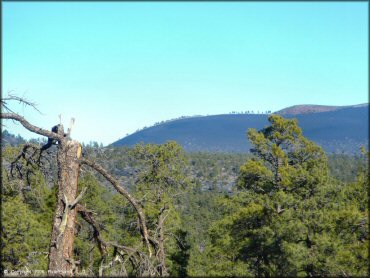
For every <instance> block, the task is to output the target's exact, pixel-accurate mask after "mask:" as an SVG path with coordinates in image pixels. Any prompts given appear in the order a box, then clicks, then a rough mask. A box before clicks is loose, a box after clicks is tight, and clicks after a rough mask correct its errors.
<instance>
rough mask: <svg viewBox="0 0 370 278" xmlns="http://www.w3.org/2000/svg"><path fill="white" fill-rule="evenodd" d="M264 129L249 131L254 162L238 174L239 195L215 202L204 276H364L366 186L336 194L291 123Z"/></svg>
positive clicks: (313, 150)
mask: <svg viewBox="0 0 370 278" xmlns="http://www.w3.org/2000/svg"><path fill="white" fill-rule="evenodd" d="M269 121H270V122H271V126H269V127H266V128H264V129H263V130H261V131H260V132H257V131H256V130H253V129H252V130H249V131H248V137H249V139H250V141H251V143H252V144H253V147H254V148H253V149H252V153H253V154H254V157H253V158H251V159H249V160H248V161H247V162H246V164H245V165H243V166H242V167H241V168H240V175H239V178H238V183H237V185H238V188H239V190H241V192H239V193H236V194H235V195H234V196H232V197H226V198H225V197H224V198H222V199H221V201H220V204H222V206H220V208H221V209H222V211H223V214H224V218H222V219H221V220H219V221H217V222H215V223H214V224H213V225H212V227H211V229H210V231H209V232H210V238H211V244H210V246H209V247H208V249H207V257H208V261H207V262H208V263H207V270H206V273H208V274H210V275H253V276H286V275H288V276H312V275H320V276H321V275H325V276H327V275H330V276H337V275H366V274H367V269H366V267H365V266H366V260H367V253H366V248H367V246H368V243H367V240H368V239H367V235H368V228H367V227H368V225H367V214H368V212H367V207H366V204H367V191H368V190H367V189H366V188H368V181H366V179H365V178H362V179H361V178H360V179H359V181H358V182H357V184H355V185H354V184H352V185H346V186H344V187H343V186H341V184H340V183H338V182H337V181H335V180H333V179H331V178H330V177H329V176H328V165H327V158H326V156H325V154H324V152H323V151H322V150H321V149H320V148H319V147H318V146H316V145H315V144H314V143H312V142H310V141H308V140H307V139H306V138H304V137H303V136H302V132H301V130H300V129H299V127H298V125H297V122H296V121H295V120H285V119H283V118H282V117H280V116H276V115H272V116H270V117H269ZM360 177H364V176H362V175H360ZM349 196H351V197H349ZM361 209H362V211H361ZM210 258H212V259H210Z"/></svg>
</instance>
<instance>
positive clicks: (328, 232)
mask: <svg viewBox="0 0 370 278" xmlns="http://www.w3.org/2000/svg"><path fill="white" fill-rule="evenodd" d="M268 124H269V125H268V127H266V128H264V129H262V130H259V131H258V130H255V129H250V130H249V132H248V138H249V141H250V145H251V147H252V148H251V153H250V154H237V153H204V152H198V153H185V152H184V150H183V149H182V148H181V147H180V146H179V145H178V144H177V143H176V142H166V143H164V144H162V145H154V144H147V145H143V144H139V145H136V146H134V147H132V148H128V147H106V148H101V147H99V146H98V145H97V144H91V145H87V146H84V148H83V157H87V158H89V159H90V160H91V161H93V162H94V163H98V164H100V165H104V167H105V169H106V170H107V171H108V172H109V173H111V174H112V175H113V176H114V177H116V178H117V180H118V181H119V182H120V184H122V185H123V186H124V187H125V188H126V189H127V190H128V191H129V192H130V194H131V195H132V196H133V197H134V198H135V199H136V200H138V202H139V203H138V204H139V205H140V206H141V207H142V208H143V212H144V214H145V222H146V227H147V229H148V235H149V242H150V246H151V248H152V249H153V250H152V254H150V253H148V249H147V247H146V244H145V240H144V238H143V236H142V234H141V232H142V226H141V225H140V223H139V221H138V218H137V213H136V211H135V208H134V207H133V206H132V205H131V204H130V202H129V201H128V200H126V199H124V198H122V196H121V195H120V194H117V193H116V191H115V188H114V186H112V184H111V183H109V182H108V181H107V180H106V179H104V178H103V176H102V175H100V174H98V173H97V172H92V171H91V170H89V169H87V168H81V174H80V178H79V182H78V188H79V192H80V193H81V192H83V191H84V190H86V192H85V194H84V195H83V194H81V196H82V198H81V200H80V202H79V205H81V206H82V207H84V208H85V210H84V213H81V214H78V216H77V218H76V221H77V222H76V223H77V225H76V230H75V243H74V249H73V257H74V259H73V266H74V268H73V271H74V274H75V275H89V276H97V275H99V274H100V275H104V276H112V275H119V276H127V275H130V276H131V275H133V276H148V275H156V276H166V275H171V276H182V277H183V276H189V275H191V276H225V275H233V276H366V275H367V274H368V232H369V231H368V195H367V193H368V189H369V187H368V186H369V182H368V156H367V153H365V151H363V153H362V154H359V155H356V156H354V155H345V154H332V155H329V156H327V155H326V154H325V153H324V152H323V150H322V149H321V148H320V147H319V146H317V145H316V144H315V143H313V142H311V141H309V140H308V139H307V138H305V137H304V136H303V134H304V133H303V134H302V131H301V129H300V128H299V127H298V126H297V124H296V122H295V121H293V120H289V119H284V118H282V117H280V116H276V115H274V116H270V117H269V121H268ZM19 143H22V140H19ZM35 143H36V142H35ZM246 143H247V139H245V144H246ZM42 144H43V143H41V145H42ZM22 150H23V151H22ZM22 152H23V154H24V158H32V156H29V153H28V152H27V151H25V150H24V148H23V145H18V146H11V145H10V144H8V145H7V146H3V150H2V153H3V155H2V189H3V192H2V193H3V194H2V213H3V215H2V216H3V217H2V220H3V223H2V224H3V225H2V246H1V247H2V248H1V249H2V251H1V254H2V260H1V261H2V262H1V268H2V271H6V272H7V273H10V272H11V271H20V270H21V271H23V272H21V273H23V274H24V273H27V271H29V272H28V274H39V275H40V274H45V273H47V270H48V252H49V248H50V236H51V234H50V232H51V228H52V219H53V212H54V208H55V205H56V200H57V196H56V192H57V190H58V189H57V186H56V185H57V179H58V177H57V168H56V167H55V166H53V165H55V164H53V160H54V159H55V155H56V146H54V147H52V148H50V149H48V151H47V152H48V156H49V157H50V161H47V160H45V159H44V158H42V159H41V162H42V163H41V164H37V163H35V162H37V161H33V160H31V159H26V160H23V159H22V157H20V156H19V154H20V153H21V154H22ZM17 159H18V160H17ZM46 170H47V171H46ZM149 250H150V249H149ZM36 270H38V271H40V272H39V273H36V272H35V271H36ZM32 271H33V272H32ZM42 271H44V272H42Z"/></svg>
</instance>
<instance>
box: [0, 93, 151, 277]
mask: <svg viewBox="0 0 370 278" xmlns="http://www.w3.org/2000/svg"><path fill="white" fill-rule="evenodd" d="M5 100H19V101H20V102H21V101H22V100H21V99H19V98H16V99H14V98H9V99H3V100H1V103H2V106H3V108H5V109H6V110H7V111H10V109H7V106H6V102H5ZM26 104H28V103H26ZM28 105H29V104H28ZM0 115H1V119H9V120H14V121H17V122H19V123H20V124H22V125H23V127H25V128H26V129H27V130H29V131H31V132H34V133H36V134H39V135H42V136H45V137H47V138H48V143H47V145H48V146H46V145H45V146H43V147H42V148H39V152H40V154H39V155H40V156H41V155H42V151H44V150H46V149H47V148H48V147H50V146H51V145H53V144H55V145H57V167H58V193H57V205H56V208H55V214H54V220H53V229H52V234H51V243H50V250H49V267H48V275H49V276H60V275H61V276H72V275H73V270H74V267H75V265H76V262H75V261H74V260H73V243H74V237H75V236H74V232H75V223H76V221H75V219H76V213H77V204H78V201H79V200H80V199H81V198H82V195H83V193H84V192H85V191H84V190H83V191H82V192H81V194H80V195H79V196H77V191H78V188H77V184H78V178H79V173H80V165H81V164H86V165H88V166H90V167H91V168H93V169H95V170H96V171H98V172H99V173H100V174H102V175H103V176H104V177H105V178H106V179H107V180H108V181H109V182H110V183H111V184H112V185H113V186H114V188H115V189H116V190H117V191H118V192H119V193H120V194H121V195H122V196H123V197H124V198H126V199H127V200H128V201H129V202H130V203H131V205H132V206H133V207H134V209H135V210H136V212H137V215H138V219H139V223H140V232H141V235H142V238H143V242H144V243H145V244H146V246H147V249H148V253H149V256H148V257H149V258H150V257H151V253H152V251H151V248H150V243H149V235H148V230H147V227H146V220H145V214H144V212H143V210H142V208H141V206H140V205H139V203H138V202H137V201H136V199H135V198H134V197H133V196H131V195H130V194H129V192H128V191H127V190H126V189H125V188H124V187H123V186H121V185H120V183H119V182H118V180H117V179H115V178H114V177H113V176H111V175H110V174H109V173H108V172H107V171H106V170H104V169H103V168H102V167H101V166H99V165H98V164H96V163H94V162H91V161H89V160H87V159H85V158H82V157H81V153H82V149H81V145H80V143H79V142H77V141H75V140H71V139H70V136H67V134H65V133H64V129H63V125H61V124H60V125H57V126H54V127H53V128H52V131H48V130H46V129H42V128H40V127H37V126H34V125H32V124H30V123H29V122H28V121H27V120H26V119H25V118H23V117H22V116H20V115H18V114H16V113H13V112H12V111H10V113H1V114H0ZM69 131H70V130H69ZM68 135H69V134H68ZM34 148H37V147H34Z"/></svg>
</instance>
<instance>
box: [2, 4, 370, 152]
mask: <svg viewBox="0 0 370 278" xmlns="http://www.w3.org/2000/svg"><path fill="white" fill-rule="evenodd" d="M368 39H369V38H368V2H367V1H365V2H277V3H272V2H260V3H256V2H229V3H227V2H198V3H195V2H154V3H149V2H136V3H135V2H109V3H103V2H74V3H73V2H64V3H57V2H31V3H27V2H2V82H1V84H2V96H3V97H6V96H7V94H8V92H11V93H12V94H16V95H17V96H21V97H25V98H26V99H28V100H31V101H34V102H35V103H37V105H38V106H37V108H38V109H39V110H40V111H41V112H42V114H40V113H38V112H37V111H35V110H33V109H31V108H27V107H23V106H22V105H19V103H14V105H12V106H11V107H12V109H14V111H16V112H17V113H19V114H21V115H23V116H25V117H26V118H27V119H28V120H29V121H30V122H31V123H32V124H34V125H38V126H40V127H42V128H45V129H50V128H51V127H52V126H54V125H55V124H58V123H59V122H60V118H59V115H61V123H63V124H64V126H65V127H67V126H68V124H69V121H70V118H71V117H74V118H75V120H76V121H75V125H74V128H73V130H72V138H73V139H76V140H79V141H80V142H84V143H88V142H90V141H97V142H102V143H103V144H104V145H107V144H110V143H112V142H114V141H116V140H118V139H120V138H123V137H125V136H126V134H131V133H133V132H135V131H136V130H137V129H140V128H143V127H144V126H151V125H153V124H154V123H156V122H160V121H163V120H168V119H173V118H177V117H180V116H192V115H213V114H226V113H229V112H231V111H247V110H253V111H267V110H271V111H277V110H280V109H283V108H285V107H288V106H292V105H297V104H322V105H352V104H360V103H367V102H368V92H369V89H368V86H369V84H368V74H369V72H368V71H369V69H368V60H369V59H368V48H369V45H368V43H369V42H368ZM3 124H5V127H4V128H5V129H8V130H9V131H10V132H11V133H14V134H20V135H21V136H23V137H25V138H27V139H29V138H35V137H37V136H35V134H32V133H30V132H28V131H26V130H25V129H24V128H23V127H22V126H20V125H19V124H18V125H16V124H13V123H12V122H11V121H7V122H5V123H3Z"/></svg>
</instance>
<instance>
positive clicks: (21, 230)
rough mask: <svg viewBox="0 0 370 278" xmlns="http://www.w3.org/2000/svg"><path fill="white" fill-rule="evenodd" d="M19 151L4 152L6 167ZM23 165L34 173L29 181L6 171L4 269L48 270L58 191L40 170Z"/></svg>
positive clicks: (2, 265)
mask: <svg viewBox="0 0 370 278" xmlns="http://www.w3.org/2000/svg"><path fill="white" fill-rule="evenodd" d="M19 150H20V148H15V147H6V148H5V149H3V157H2V159H3V164H5V165H9V162H10V161H13V160H14V158H15V157H16V155H18V152H19ZM23 166H24V167H23V169H22V171H23V172H24V173H26V174H27V172H28V171H30V173H28V175H29V178H28V180H27V179H20V178H16V177H14V178H12V177H11V175H10V173H9V172H8V171H6V169H5V167H4V168H2V196H1V201H2V210H1V213H2V227H1V239H2V241H1V245H2V246H1V252H2V261H1V268H2V269H3V270H8V271H11V270H22V269H23V270H25V271H26V270H32V269H34V270H44V271H46V270H47V262H48V261H47V252H48V251H49V241H50V233H51V226H52V215H53V208H54V206H53V204H54V203H55V195H54V193H55V192H53V190H50V189H49V188H48V187H47V184H46V182H45V179H44V177H43V175H42V174H41V172H40V170H39V169H38V168H36V167H34V166H26V165H25V164H24V165H23ZM24 173H23V174H24ZM24 176H25V175H24Z"/></svg>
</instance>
